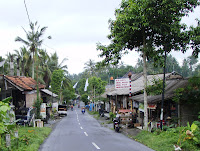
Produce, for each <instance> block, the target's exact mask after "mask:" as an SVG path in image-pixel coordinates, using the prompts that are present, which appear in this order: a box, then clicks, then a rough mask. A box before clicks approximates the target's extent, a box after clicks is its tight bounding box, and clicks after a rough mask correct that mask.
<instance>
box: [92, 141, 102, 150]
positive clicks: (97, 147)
mask: <svg viewBox="0 0 200 151" xmlns="http://www.w3.org/2000/svg"><path fill="white" fill-rule="evenodd" d="M92 145H94V147H96V149H100V148H99V146H97V145H96V144H95V143H94V142H92Z"/></svg>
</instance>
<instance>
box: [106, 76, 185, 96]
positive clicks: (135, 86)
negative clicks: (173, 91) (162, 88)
mask: <svg viewBox="0 0 200 151" xmlns="http://www.w3.org/2000/svg"><path fill="white" fill-rule="evenodd" d="M165 76H166V79H182V78H183V77H182V76H181V75H179V74H177V73H175V72H172V73H166V74H165ZM153 79H155V80H158V79H161V80H162V79H163V74H157V75H147V85H152V84H153ZM143 81H144V76H143V74H142V73H139V74H134V75H132V81H131V93H132V94H136V93H138V92H140V91H142V90H143V89H144V82H143ZM129 91H130V90H129V88H128V89H115V87H114V86H113V87H111V88H108V89H106V92H105V93H104V94H103V95H102V97H106V96H107V95H108V96H114V95H128V94H129Z"/></svg>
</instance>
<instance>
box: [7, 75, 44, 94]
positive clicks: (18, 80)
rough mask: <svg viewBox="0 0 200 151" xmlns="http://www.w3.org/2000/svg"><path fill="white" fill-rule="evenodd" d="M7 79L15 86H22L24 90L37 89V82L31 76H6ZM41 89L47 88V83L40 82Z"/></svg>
mask: <svg viewBox="0 0 200 151" xmlns="http://www.w3.org/2000/svg"><path fill="white" fill-rule="evenodd" d="M4 77H5V79H6V80H7V81H8V82H10V83H11V84H13V85H14V86H17V87H20V88H21V89H23V90H30V91H31V90H36V89H37V82H36V81H35V80H34V79H32V78H30V77H24V76H6V75H5V76H4ZM38 86H39V89H43V88H45V85H42V84H39V85H38Z"/></svg>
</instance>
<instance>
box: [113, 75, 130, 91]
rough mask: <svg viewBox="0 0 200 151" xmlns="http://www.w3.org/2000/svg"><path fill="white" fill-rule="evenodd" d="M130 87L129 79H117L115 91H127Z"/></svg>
mask: <svg viewBox="0 0 200 151" xmlns="http://www.w3.org/2000/svg"><path fill="white" fill-rule="evenodd" d="M129 87H130V84H129V78H124V79H115V89H127V88H129Z"/></svg>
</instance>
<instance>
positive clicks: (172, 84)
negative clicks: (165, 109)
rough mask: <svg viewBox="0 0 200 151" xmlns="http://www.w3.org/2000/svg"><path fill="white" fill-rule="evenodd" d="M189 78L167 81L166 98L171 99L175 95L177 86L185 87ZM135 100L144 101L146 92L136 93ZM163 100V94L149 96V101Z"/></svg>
mask: <svg viewBox="0 0 200 151" xmlns="http://www.w3.org/2000/svg"><path fill="white" fill-rule="evenodd" d="M187 83H188V80H186V79H174V80H167V81H166V88H165V98H164V99H165V100H167V99H170V98H172V97H173V96H174V93H175V90H176V89H177V88H183V87H185V86H186V85H187ZM132 99H133V100H135V101H138V102H144V94H140V95H136V96H133V97H132ZM161 100H162V94H160V95H155V96H147V101H148V103H154V102H158V101H161Z"/></svg>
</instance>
